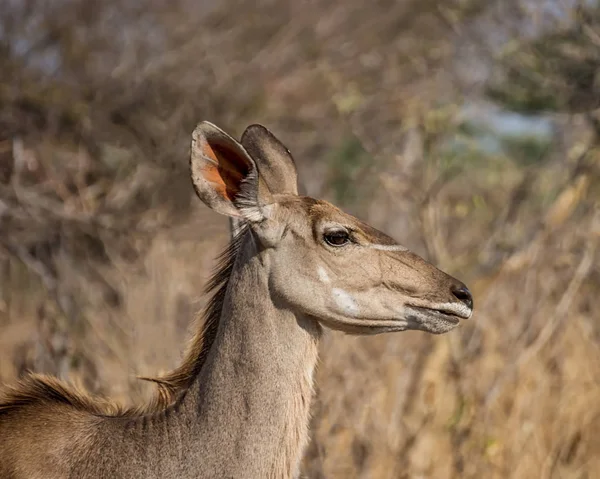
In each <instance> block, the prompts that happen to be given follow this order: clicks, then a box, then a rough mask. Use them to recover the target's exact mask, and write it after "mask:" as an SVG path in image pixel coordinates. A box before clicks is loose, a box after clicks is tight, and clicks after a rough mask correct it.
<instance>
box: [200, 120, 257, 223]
mask: <svg viewBox="0 0 600 479" xmlns="http://www.w3.org/2000/svg"><path fill="white" fill-rule="evenodd" d="M190 172H191V176H192V183H193V184H194V189H195V190H196V194H197V195H198V197H199V198H200V199H201V200H202V201H203V202H204V203H205V204H206V205H207V206H208V207H210V208H212V209H213V210H214V211H216V212H217V213H221V214H223V215H227V216H230V217H241V218H243V219H245V220H247V221H251V222H259V221H262V220H263V219H264V218H265V216H264V214H263V211H262V208H261V206H263V205H265V204H267V203H268V200H269V198H268V195H265V193H266V192H262V194H261V197H262V198H261V200H262V201H261V200H259V172H258V170H257V168H256V163H255V162H254V160H253V159H252V158H251V157H250V155H249V154H248V153H247V152H246V150H245V149H244V147H243V146H242V145H240V144H239V143H238V142H237V141H236V140H234V139H233V138H232V137H231V136H229V135H228V134H227V133H225V132H224V131H223V130H221V129H220V128H217V127H216V126H215V125H213V124H212V123H209V122H207V121H203V122H202V123H200V124H198V126H197V127H196V129H195V130H194V132H193V133H192V147H191V157H190Z"/></svg>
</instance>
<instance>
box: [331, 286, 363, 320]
mask: <svg viewBox="0 0 600 479" xmlns="http://www.w3.org/2000/svg"><path fill="white" fill-rule="evenodd" d="M331 292H332V293H333V298H334V299H335V302H336V304H337V305H338V307H339V308H341V309H342V310H343V311H344V313H345V314H347V315H348V316H350V317H351V318H354V317H357V316H358V313H359V308H358V305H357V304H356V301H355V300H354V298H353V297H352V296H351V295H350V294H349V293H347V292H346V291H344V290H343V289H339V288H333V289H332V290H331Z"/></svg>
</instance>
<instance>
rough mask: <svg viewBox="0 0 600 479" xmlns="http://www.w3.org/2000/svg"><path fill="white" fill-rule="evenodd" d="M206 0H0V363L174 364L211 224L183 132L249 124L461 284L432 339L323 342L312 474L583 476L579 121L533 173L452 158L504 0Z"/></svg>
mask: <svg viewBox="0 0 600 479" xmlns="http://www.w3.org/2000/svg"><path fill="white" fill-rule="evenodd" d="M209 3H210V2H209ZM209 3H207V4H203V5H204V6H202V7H198V4H197V3H195V2H187V1H184V0H180V1H178V2H171V1H170V2H162V1H159V0H153V1H146V2H139V4H136V5H134V4H133V3H132V2H118V1H116V2H112V3H111V4H110V5H107V4H106V2H97V1H94V2H90V1H89V0H86V1H80V0H63V1H59V2H51V3H47V4H46V5H45V6H43V7H40V5H39V2H34V1H32V0H29V1H21V2H10V1H8V0H6V2H5V5H4V7H6V8H4V7H3V19H2V21H3V24H2V29H0V34H1V35H2V44H1V45H0V62H1V66H2V68H0V78H1V84H0V105H1V107H0V379H1V380H2V381H3V382H4V381H10V380H13V379H14V378H15V377H16V376H18V375H20V374H22V373H23V372H24V371H25V370H27V369H34V370H36V371H44V372H51V373H54V374H58V375H60V376H62V377H65V378H69V379H71V380H76V381H80V382H83V383H85V385H86V386H87V387H88V388H90V389H91V390H93V391H95V392H102V393H105V394H108V395H110V396H111V397H114V398H116V399H119V400H121V401H124V402H128V401H138V400H143V398H144V397H147V395H148V393H149V392H150V389H149V388H150V387H151V386H150V385H147V384H145V383H142V382H140V381H138V380H136V379H135V375H138V374H139V375H156V374H160V373H161V372H162V371H165V370H167V369H170V368H171V367H172V366H173V365H174V364H175V363H176V362H177V361H178V359H179V357H180V354H181V351H182V350H183V347H184V339H185V337H186V333H187V328H188V326H189V324H190V321H191V319H192V317H193V315H194V312H195V311H196V310H198V309H200V307H201V306H202V304H203V302H204V301H205V300H206V298H202V297H200V295H199V294H200V291H201V288H202V286H203V284H204V281H205V279H206V278H207V277H208V275H209V274H210V270H211V268H212V264H213V263H212V258H213V257H214V256H215V254H216V252H217V251H218V250H219V249H220V247H222V246H223V245H224V244H225V242H226V239H227V232H226V228H225V222H224V220H222V219H217V218H215V217H214V215H213V214H212V213H210V212H209V211H207V210H206V209H205V208H204V207H203V206H201V205H198V202H195V201H194V202H192V201H190V199H191V198H192V196H191V188H190V187H189V179H188V178H187V172H186V169H187V148H188V141H189V133H190V131H191V130H192V128H193V126H194V124H195V123H196V122H197V121H199V120H201V119H209V120H211V121H213V122H215V123H217V124H219V125H221V126H222V127H224V128H226V129H227V130H230V131H233V132H235V133H236V134H239V133H241V131H242V128H243V127H244V126H245V125H246V124H248V123H251V122H254V121H257V122H264V123H265V124H267V125H268V126H270V127H271V128H272V129H273V130H274V131H275V132H276V134H278V136H280V137H281V138H282V139H283V140H284V142H285V143H286V144H287V145H288V146H289V147H290V149H291V150H292V151H293V152H294V154H295V156H296V158H297V163H298V165H299V168H300V175H301V178H302V180H303V182H304V186H305V188H306V190H307V192H308V193H309V194H312V195H315V196H325V197H327V198H330V199H335V200H339V201H342V202H343V203H344V206H345V207H346V208H347V209H349V210H350V211H352V212H354V213H357V214H359V215H360V216H361V217H363V218H364V219H365V220H367V221H369V222H370V223H372V224H374V225H376V226H378V227H380V228H382V229H384V230H386V231H388V232H390V233H392V234H393V235H394V236H395V237H397V238H398V239H399V240H400V241H402V242H404V243H405V244H407V245H408V246H410V247H411V248H413V249H415V250H416V251H418V252H421V253H423V254H424V255H426V256H427V257H428V258H430V259H431V260H432V261H434V262H436V263H437V264H438V265H439V266H440V267H442V268H444V269H446V270H448V271H450V272H452V273H453V274H455V275H456V276H458V277H460V278H462V279H465V280H466V282H467V283H468V284H469V285H470V286H471V287H472V289H473V291H474V295H475V305H476V312H475V316H474V318H473V321H469V322H466V323H465V324H464V325H462V326H461V327H460V328H459V329H458V330H456V331H453V332H452V333H450V334H447V335H444V336H439V337H438V336H436V337H433V336H428V335H426V334H423V333H419V332H407V333H403V334H397V335H391V336H385V337H383V336H382V337H374V338H350V337H345V336H343V335H341V334H337V333H328V334H327V335H326V337H325V339H324V341H323V345H322V361H321V364H320V366H319V371H318V377H317V391H318V395H317V399H316V401H315V405H314V411H313V412H314V414H313V421H312V431H313V441H312V443H311V445H310V447H309V449H308V451H307V454H306V458H305V463H304V472H305V475H306V477H311V478H312V477H314V478H318V477H326V478H335V477H340V478H347V477H365V478H366V477H368V478H388V477H389V478H396V477H435V478H446V477H448V478H450V477H473V478H475V477H516V478H530V477H556V478H558V477H560V478H571V477H572V478H584V477H589V478H591V477H594V476H595V474H596V472H595V471H597V470H599V468H600V464H598V457H600V443H599V442H598V439H597V438H596V435H595V431H596V430H597V429H598V427H600V424H599V415H600V409H599V407H598V405H597V403H598V401H597V400H596V398H597V397H598V393H599V392H600V391H598V384H600V363H599V361H598V359H599V352H598V340H599V339H600V336H599V334H600V332H599V330H598V327H597V324H596V321H595V317H596V316H597V315H596V314H595V311H597V310H598V308H599V306H600V305H599V304H598V301H599V299H598V298H599V295H598V292H599V291H598V284H600V270H599V269H598V266H597V264H598V260H597V258H598V252H597V243H598V238H599V237H600V220H599V218H598V214H599V213H598V205H599V201H600V188H599V186H598V185H599V182H598V176H599V174H598V165H599V164H600V163H599V161H598V150H597V137H596V136H594V132H593V127H594V123H593V122H591V123H590V121H589V120H590V119H589V118H583V117H581V116H569V115H557V116H556V115H555V116H554V117H553V118H552V119H553V121H554V123H555V125H558V126H557V127H556V131H555V132H554V138H553V141H552V142H551V143H550V144H549V146H548V149H547V150H548V151H545V150H544V151H543V152H542V153H540V159H539V161H536V162H535V163H534V164H523V163H522V162H519V161H518V157H519V154H520V150H519V148H520V147H519V146H518V145H517V148H516V150H515V149H514V148H513V150H511V151H512V153H511V154H510V155H506V154H505V155H496V156H485V155H483V153H482V152H481V151H479V150H476V149H471V147H470V146H469V148H467V149H466V150H465V151H464V152H463V153H464V155H463V154H461V155H462V156H459V158H458V161H454V160H452V161H451V162H450V164H448V161H447V160H448V158H447V154H446V153H447V150H446V147H447V145H448V142H449V141H451V140H461V141H462V139H463V136H464V134H463V133H461V128H462V125H463V123H464V116H463V115H464V111H463V108H462V106H463V105H464V104H465V102H467V101H471V102H475V103H477V102H478V101H482V91H483V90H484V88H483V83H484V82H483V81H482V80H481V81H476V80H473V78H471V72H472V71H474V70H471V68H472V67H473V68H474V65H475V66H477V68H481V70H483V72H482V71H480V70H477V71H475V72H474V73H473V76H474V77H476V78H481V77H485V74H486V71H487V69H488V68H489V66H490V64H493V63H494V61H495V59H494V57H493V55H491V53H490V51H488V50H486V48H488V47H489V48H491V46H490V45H483V43H484V42H482V43H481V44H477V46H478V47H481V48H480V49H479V50H478V49H475V51H474V47H473V43H474V40H473V38H474V37H471V36H470V35H476V34H481V32H484V33H485V32H486V29H490V28H492V27H493V28H495V29H496V30H494V31H495V33H497V36H500V37H501V36H502V34H503V33H504V34H506V32H503V31H502V30H501V29H499V27H498V16H500V17H501V18H504V19H505V20H503V21H505V22H508V23H511V22H512V23H511V25H512V24H514V25H517V24H520V23H519V22H522V21H523V14H522V12H521V11H520V10H519V9H516V10H514V11H513V10H511V8H512V7H514V5H515V4H516V2H477V1H471V2H464V1H460V2H459V1H457V2H436V1H433V0H432V1H419V2H415V1H407V2H396V3H394V2H391V3H390V2H387V1H384V0H378V1H376V2H371V3H369V4H366V3H365V4H362V3H360V2H346V3H345V4H344V5H343V6H342V5H341V4H340V5H332V4H330V3H329V2H311V3H310V4H307V5H306V6H305V7H304V6H303V8H300V7H299V6H297V5H295V4H293V3H291V2H290V3H287V2H271V1H261V2H252V4H250V3H249V2H234V1H227V2H223V3H221V4H217V3H215V4H214V5H213V4H209ZM515 12H516V13H515ZM503 15H504V17H503ZM510 15H512V16H513V17H514V18H513V17H510V18H509V16H510ZM490 37H493V35H490ZM469 39H470V40H471V41H469ZM485 39H486V40H487V39H488V36H485ZM492 43H493V42H492ZM492 46H493V45H492ZM465 72H467V73H465ZM513 73H514V72H513ZM519 91H520V90H519ZM590 125H591V127H592V128H590ZM594 148H596V149H594ZM365 150H367V151H366V152H365ZM467 153H468V154H467ZM467 157H468V158H467Z"/></svg>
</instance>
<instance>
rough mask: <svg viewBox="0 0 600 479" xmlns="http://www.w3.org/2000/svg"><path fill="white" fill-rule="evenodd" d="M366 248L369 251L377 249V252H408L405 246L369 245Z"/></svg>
mask: <svg viewBox="0 0 600 479" xmlns="http://www.w3.org/2000/svg"><path fill="white" fill-rule="evenodd" d="M367 247H368V248H371V249H377V250H379V251H408V248H407V247H405V246H400V245H390V244H370V245H368V246H367Z"/></svg>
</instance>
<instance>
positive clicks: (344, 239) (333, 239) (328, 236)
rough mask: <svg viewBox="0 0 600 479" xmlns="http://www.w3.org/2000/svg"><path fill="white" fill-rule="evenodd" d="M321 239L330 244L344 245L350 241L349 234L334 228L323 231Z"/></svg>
mask: <svg viewBox="0 0 600 479" xmlns="http://www.w3.org/2000/svg"><path fill="white" fill-rule="evenodd" d="M323 239H324V240H325V242H326V243H327V244H328V245H330V246H344V245H346V244H348V243H349V242H350V235H349V234H348V232H347V231H344V230H335V231H329V232H327V233H325V234H324V235H323Z"/></svg>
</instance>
